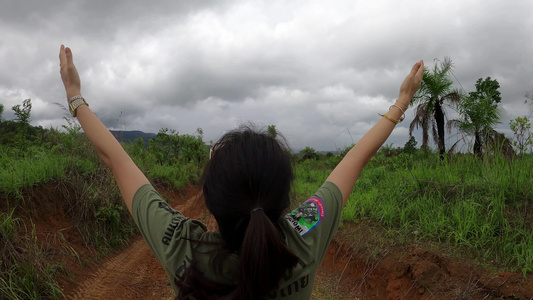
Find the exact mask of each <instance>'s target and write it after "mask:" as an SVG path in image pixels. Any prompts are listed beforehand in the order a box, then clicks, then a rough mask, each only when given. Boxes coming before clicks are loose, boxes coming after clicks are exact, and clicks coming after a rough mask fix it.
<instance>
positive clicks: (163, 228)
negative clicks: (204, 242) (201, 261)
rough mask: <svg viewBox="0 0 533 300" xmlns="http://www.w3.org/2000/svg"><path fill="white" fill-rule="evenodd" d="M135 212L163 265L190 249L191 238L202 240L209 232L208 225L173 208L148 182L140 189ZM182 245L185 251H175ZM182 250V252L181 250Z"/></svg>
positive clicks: (134, 200) (142, 230) (136, 195)
mask: <svg viewBox="0 0 533 300" xmlns="http://www.w3.org/2000/svg"><path fill="white" fill-rule="evenodd" d="M132 215H133V219H134V220H135V223H136V224H137V226H138V227H139V230H140V231H141V234H142V235H143V236H144V239H145V240H146V242H147V243H148V245H149V246H150V249H151V250H152V252H153V253H154V255H155V257H156V258H157V259H158V260H159V262H160V263H161V264H162V265H163V266H167V265H168V260H169V259H170V258H171V257H172V259H176V257H175V256H176V255H177V254H178V253H179V254H180V256H185V255H186V254H187V253H188V252H189V248H190V247H189V245H188V244H189V243H188V241H189V240H190V239H199V237H200V236H201V235H202V234H203V233H205V232H206V231H207V228H206V227H205V225H204V224H203V223H201V222H199V221H196V220H191V219H189V218H186V217H185V216H184V215H182V214H181V213H180V212H179V211H177V210H174V209H173V208H172V207H170V205H168V203H167V202H166V201H165V200H163V198H162V197H161V195H160V194H159V193H158V192H157V191H156V190H155V189H154V188H153V187H152V186H151V185H149V184H146V185H143V186H142V187H140V188H139V190H137V192H136V193H135V195H134V197H133V202H132ZM177 247H180V248H181V250H183V251H176V250H177V249H176V248H177ZM180 252H183V253H180Z"/></svg>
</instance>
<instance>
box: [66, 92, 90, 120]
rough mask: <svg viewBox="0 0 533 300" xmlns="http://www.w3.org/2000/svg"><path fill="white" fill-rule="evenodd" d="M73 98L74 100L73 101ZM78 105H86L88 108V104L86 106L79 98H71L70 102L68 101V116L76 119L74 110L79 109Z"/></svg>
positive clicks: (81, 98) (82, 99)
mask: <svg viewBox="0 0 533 300" xmlns="http://www.w3.org/2000/svg"><path fill="white" fill-rule="evenodd" d="M74 98H75V99H74ZM80 105H87V106H89V104H87V102H86V101H85V99H84V98H83V97H81V96H79V97H72V98H71V99H70V100H69V105H68V106H69V109H70V114H71V115H72V116H73V117H76V110H77V109H78V107H80Z"/></svg>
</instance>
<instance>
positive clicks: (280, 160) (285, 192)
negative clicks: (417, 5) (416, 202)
mask: <svg viewBox="0 0 533 300" xmlns="http://www.w3.org/2000/svg"><path fill="white" fill-rule="evenodd" d="M59 59H60V68H61V69H60V73H61V79H62V80H63V84H64V86H65V90H66V93H67V99H69V108H70V110H71V113H72V114H73V116H76V117H77V118H78V121H79V122H80V124H81V126H82V127H83V130H84V132H85V134H86V135H87V137H88V138H89V140H90V141H91V143H92V145H93V146H94V147H95V149H96V151H97V152H98V154H99V155H100V157H101V158H102V160H103V161H104V162H105V164H106V165H107V166H108V167H109V168H110V169H111V171H112V173H113V176H114V177H115V180H116V182H117V184H118V187H119V189H120V192H121V194H122V196H123V198H124V202H125V203H126V206H127V207H128V209H129V211H130V213H131V214H132V216H133V218H134V219H135V222H136V223H137V225H138V226H139V228H140V231H141V232H142V234H143V236H144V238H145V239H146V242H147V243H148V244H149V245H150V248H151V249H152V251H153V252H154V254H155V256H156V257H157V258H158V260H159V262H160V263H161V264H162V265H163V267H164V268H165V270H166V272H167V274H168V276H169V278H170V279H171V283H172V286H173V288H174V290H175V292H176V294H177V295H178V298H180V299H267V298H268V299H278V298H279V299H309V298H310V297H311V291H312V288H313V282H314V278H315V275H316V272H317V269H318V267H319V265H320V263H321V261H322V258H323V257H324V255H325V253H326V249H327V247H328V245H329V243H330V242H331V239H332V237H333V235H334V233H335V231H336V230H337V227H338V225H339V220H340V213H341V210H342V208H343V207H344V204H345V203H346V201H347V199H348V196H349V195H350V193H351V191H352V189H353V187H354V184H355V182H356V180H357V178H358V177H359V175H360V174H361V171H362V169H363V167H364V166H365V165H366V163H367V162H368V161H369V160H370V158H372V156H373V155H374V154H375V153H376V151H377V150H378V149H379V147H380V146H381V145H382V144H383V143H384V142H385V140H386V139H387V138H388V136H389V135H390V133H391V132H392V130H393V129H394V127H395V125H396V124H397V123H398V122H399V121H401V120H402V119H403V117H404V112H405V110H406V109H407V106H408V105H409V102H410V101H411V98H412V97H413V95H414V93H415V92H416V91H417V89H418V88H419V87H420V82H421V80H422V74H423V72H424V65H423V62H422V61H420V62H417V63H416V64H415V65H414V66H413V68H412V69H411V72H410V73H409V75H407V77H406V78H405V80H404V81H403V83H402V85H401V87H400V93H399V96H398V100H397V101H396V103H395V104H394V105H392V106H391V107H390V108H389V110H388V112H386V113H385V114H383V115H381V116H382V118H381V119H380V120H379V121H378V122H377V124H376V125H374V127H372V129H370V131H368V133H366V134H365V136H364V137H363V138H362V139H361V140H360V141H359V142H358V143H357V144H356V145H355V146H354V147H353V148H352V149H351V150H350V151H349V152H348V154H346V156H345V157H344V159H343V160H342V161H341V162H340V163H339V165H338V166H337V167H336V168H335V170H333V172H331V174H330V175H329V177H328V178H327V180H326V182H325V183H324V184H323V185H322V186H321V187H320V188H319V189H318V191H317V192H316V193H315V194H314V195H313V196H312V197H311V198H309V199H308V200H306V201H305V202H304V203H303V204H302V205H300V206H299V207H298V208H296V209H294V210H293V211H292V212H290V213H287V214H286V215H284V213H285V211H286V210H287V209H288V207H289V202H290V201H289V189H290V185H291V181H292V178H293V173H292V166H291V160H290V156H289V153H288V150H287V148H286V147H285V145H284V143H282V142H280V141H277V140H275V139H273V138H272V137H270V136H269V135H268V134H266V133H264V132H256V131H254V130H252V129H250V128H240V129H238V130H235V131H232V132H229V133H227V134H226V135H224V136H223V137H222V138H221V139H220V140H219V141H218V142H217V143H216V144H215V145H214V146H213V148H212V157H211V159H210V160H209V162H208V163H207V165H206V167H205V170H204V174H203V177H202V184H203V194H204V197H205V201H206V205H207V208H208V209H209V211H210V212H211V213H212V214H213V216H214V217H215V219H216V221H217V224H218V228H219V232H209V231H207V229H206V227H205V225H204V224H202V223H201V222H199V221H196V220H191V219H188V218H187V217H186V216H184V215H182V214H181V213H180V212H178V211H176V210H173V209H172V208H170V207H169V206H168V204H166V202H165V201H164V200H163V199H162V198H161V196H160V195H159V194H158V193H157V192H156V191H155V190H154V188H153V187H152V186H151V185H150V183H149V181H148V179H147V178H146V177H145V176H144V174H143V173H142V172H141V171H140V170H139V168H138V167H137V166H136V165H135V164H134V162H133V161H132V160H131V158H130V157H129V156H128V154H127V153H126V152H125V151H124V149H123V148H122V147H121V146H120V144H119V143H118V142H117V140H116V139H115V138H114V137H113V135H111V133H110V132H109V131H108V130H107V128H106V127H105V126H104V125H103V124H102V123H101V122H100V121H99V120H98V118H97V117H96V116H95V115H94V114H93V113H92V111H91V110H90V109H89V106H88V105H87V103H86V102H85V99H83V97H81V84H80V78H79V75H78V72H77V70H76V67H75V66H74V63H73V59H72V52H71V50H70V49H69V48H65V47H64V46H63V45H61V49H60V53H59Z"/></svg>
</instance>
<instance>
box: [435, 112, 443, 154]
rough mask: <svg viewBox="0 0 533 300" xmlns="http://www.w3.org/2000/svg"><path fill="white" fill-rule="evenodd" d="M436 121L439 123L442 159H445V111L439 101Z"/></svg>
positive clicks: (439, 145) (438, 132) (438, 130)
mask: <svg viewBox="0 0 533 300" xmlns="http://www.w3.org/2000/svg"><path fill="white" fill-rule="evenodd" d="M435 122H436V123H437V134H438V141H439V143H438V147H439V156H440V159H441V160H443V159H444V153H446V147H445V145H444V112H443V111H442V106H441V104H440V103H439V102H438V101H436V102H435Z"/></svg>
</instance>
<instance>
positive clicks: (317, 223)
mask: <svg viewBox="0 0 533 300" xmlns="http://www.w3.org/2000/svg"><path fill="white" fill-rule="evenodd" d="M341 211H342V194H341V191H340V190H339V188H338V187H337V186H336V185H335V184H334V183H332V182H325V183H324V184H323V185H322V186H321V187H320V188H319V189H318V191H317V192H316V193H315V194H314V195H313V196H312V197H311V198H309V199H307V200H306V201H305V202H303V203H302V204H301V205H300V206H298V207H297V208H296V209H294V210H292V211H291V212H290V213H289V214H287V215H286V216H285V219H286V220H287V221H288V223H289V225H290V226H291V227H293V229H294V230H296V232H298V233H299V234H300V236H301V237H302V239H303V240H305V241H306V242H307V244H308V245H309V247H310V248H311V250H312V251H313V253H315V254H316V258H317V260H318V261H321V260H322V258H323V257H324V255H325V254H326V250H327V248H328V245H329V243H330V242H331V240H332V238H333V235H334V234H335V232H336V231H337V228H338V227H339V223H340V216H341Z"/></svg>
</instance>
